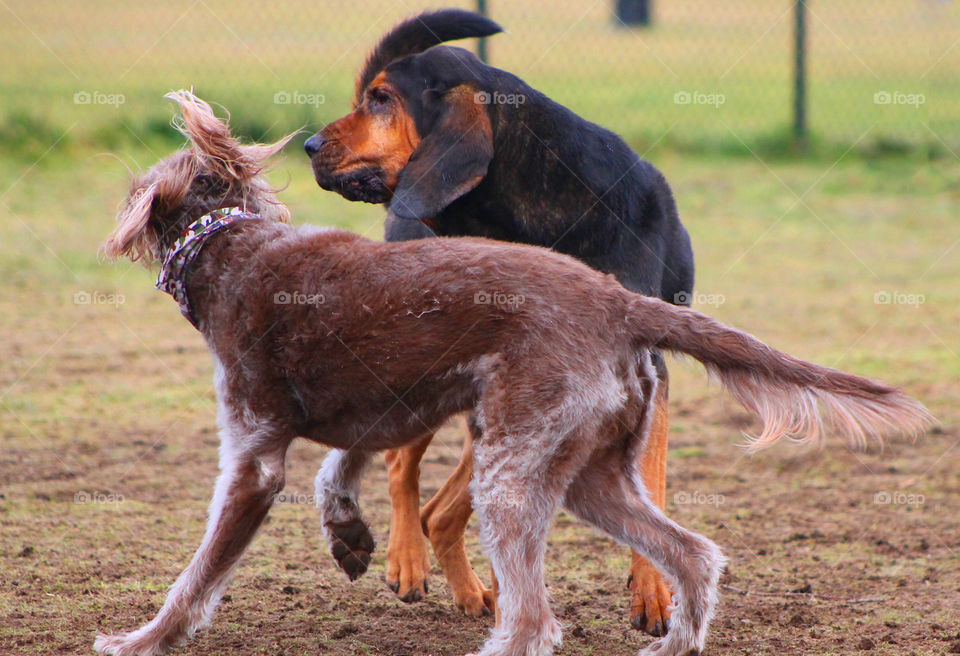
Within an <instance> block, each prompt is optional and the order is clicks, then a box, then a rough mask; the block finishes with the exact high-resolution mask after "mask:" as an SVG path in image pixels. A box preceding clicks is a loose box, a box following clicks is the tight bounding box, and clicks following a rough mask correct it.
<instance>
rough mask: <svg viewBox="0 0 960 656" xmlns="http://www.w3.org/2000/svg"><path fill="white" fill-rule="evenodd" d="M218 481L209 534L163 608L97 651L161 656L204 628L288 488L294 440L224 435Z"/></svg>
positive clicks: (107, 638) (102, 639)
mask: <svg viewBox="0 0 960 656" xmlns="http://www.w3.org/2000/svg"><path fill="white" fill-rule="evenodd" d="M222 437H223V443H222V445H221V448H220V476H219V477H218V478H217V483H216V486H215V488H214V493H213V501H212V502H211V504H210V514H209V518H208V520H207V532H206V534H205V535H204V538H203V542H202V543H201V544H200V548H199V549H197V552H196V553H195V554H194V556H193V559H192V560H191V561H190V564H189V565H188V566H187V568H186V569H185V570H184V571H183V573H182V574H181V575H180V577H179V578H177V581H176V582H175V583H174V584H173V586H172V587H171V588H170V592H169V593H168V594H167V600H166V602H165V603H164V604H163V608H161V609H160V612H159V613H157V616H156V617H154V618H153V619H152V620H151V621H150V622H149V623H148V624H146V625H145V626H143V627H141V628H139V629H137V630H136V631H133V632H131V633H125V634H116V635H100V636H97V640H96V642H95V643H94V648H95V649H96V650H97V651H98V652H100V653H101V654H113V655H114V656H158V655H159V654H163V653H165V652H166V651H167V650H169V649H170V648H171V647H173V646H174V645H176V644H177V643H179V642H182V641H183V640H185V639H186V638H188V637H190V636H191V635H192V634H193V633H194V632H195V631H196V630H197V629H199V628H201V627H202V626H204V625H206V624H207V623H208V622H209V621H210V618H211V616H212V615H213V610H214V608H215V607H216V605H217V603H218V602H219V601H220V597H221V595H223V592H224V590H225V589H226V586H227V583H228V581H229V578H230V574H231V573H232V571H233V569H234V567H235V566H236V564H237V562H238V561H239V560H240V556H241V554H243V551H244V549H246V547H247V545H248V544H250V541H251V540H252V539H253V536H254V534H255V533H256V531H257V528H259V526H260V524H261V523H262V522H263V519H264V518H265V517H266V516H267V512H268V511H269V510H270V506H271V505H272V504H273V501H274V498H275V497H276V495H277V494H278V493H279V492H280V490H282V489H283V485H284V456H285V454H286V450H287V446H288V445H289V444H290V438H286V437H284V438H281V437H266V438H265V437H264V435H263V434H262V432H260V433H258V434H257V435H256V436H255V438H252V439H246V437H239V438H238V437H236V434H235V433H234V432H232V431H229V430H226V429H224V430H223V431H222Z"/></svg>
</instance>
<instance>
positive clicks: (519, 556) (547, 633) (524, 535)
mask: <svg viewBox="0 0 960 656" xmlns="http://www.w3.org/2000/svg"><path fill="white" fill-rule="evenodd" d="M509 441H510V442H513V443H512V444H483V443H482V442H480V443H477V444H476V445H475V458H476V460H475V467H474V477H473V481H472V482H471V491H472V493H473V506H474V509H475V510H476V513H477V515H478V517H479V519H480V537H481V540H482V542H483V545H484V547H485V548H486V551H487V554H488V555H489V556H490V563H491V565H492V566H493V571H494V573H495V578H496V580H497V582H498V584H499V596H498V598H497V611H498V613H499V619H500V621H499V623H498V624H497V626H496V627H494V629H493V630H492V631H491V634H490V638H489V639H488V640H487V642H486V643H485V644H484V645H483V649H482V650H481V652H480V654H479V655H478V656H547V655H548V654H552V653H553V649H554V647H555V646H557V645H559V644H560V642H561V631H560V623H559V622H558V621H557V620H556V618H555V617H554V616H553V612H552V611H551V610H550V603H549V600H548V598H547V591H546V587H545V585H544V576H543V559H544V551H545V549H546V541H547V532H548V530H549V528H550V524H551V523H552V521H553V515H554V513H555V512H556V508H557V506H558V504H559V501H560V497H561V494H562V489H563V488H562V485H561V483H562V481H561V480H559V479H560V478H561V477H558V479H554V480H546V479H545V477H543V476H542V475H540V474H539V473H538V471H551V470H552V468H551V467H550V465H549V464H548V463H544V458H543V455H542V454H543V453H544V452H548V451H549V450H548V449H546V448H543V447H542V446H538V445H537V444H536V443H535V442H534V440H529V443H528V444H527V445H524V446H525V447H526V448H523V447H521V446H520V445H519V444H517V441H516V440H509Z"/></svg>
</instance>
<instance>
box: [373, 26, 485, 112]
mask: <svg viewBox="0 0 960 656" xmlns="http://www.w3.org/2000/svg"><path fill="white" fill-rule="evenodd" d="M502 31H503V28H502V27H500V26H499V25H497V24H496V23H494V22H493V21H492V20H490V19H489V18H486V17H484V16H481V15H480V14H476V13H474V12H472V11H466V10H463V9H440V10H438V11H427V12H424V13H422V14H417V15H416V16H413V17H411V18H408V19H406V20H405V21H403V22H402V23H399V24H398V25H397V26H396V27H394V28H393V29H392V30H390V31H389V32H387V33H386V35H384V37H383V38H382V39H380V43H378V44H377V46H376V47H375V48H374V49H373V51H372V52H371V53H370V55H369V56H368V57H367V62H366V64H364V66H363V70H362V71H361V73H360V76H359V77H358V78H357V91H356V96H355V98H354V105H359V104H360V100H361V98H362V97H363V90H364V89H366V88H367V85H369V84H370V83H371V82H372V81H373V78H375V77H376V76H377V74H378V73H380V71H382V70H383V69H384V68H386V67H387V66H388V65H389V64H390V62H392V61H395V60H397V59H400V58H401V57H407V56H409V55H415V54H417V53H418V52H423V51H424V50H426V49H427V48H432V47H433V46H435V45H438V44H440V43H445V42H447V41H455V40H457V39H467V38H470V37H479V36H490V35H492V34H496V33H497V32H502Z"/></svg>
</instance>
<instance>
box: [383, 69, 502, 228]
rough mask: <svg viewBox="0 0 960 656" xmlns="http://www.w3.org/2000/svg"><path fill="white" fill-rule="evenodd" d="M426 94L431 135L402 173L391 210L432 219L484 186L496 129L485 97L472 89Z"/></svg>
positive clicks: (406, 216)
mask: <svg viewBox="0 0 960 656" xmlns="http://www.w3.org/2000/svg"><path fill="white" fill-rule="evenodd" d="M437 96H438V93H437V92H436V91H431V90H428V91H425V92H424V113H425V116H426V117H427V120H426V121H425V128H426V129H425V135H424V137H423V139H422V140H421V141H420V144H419V145H418V146H417V149H416V150H415V151H413V154H412V155H411V156H410V161H409V162H407V165H406V166H405V167H404V168H403V170H402V171H401V172H400V178H399V180H398V181H397V188H396V189H395V190H394V193H393V199H392V200H391V201H390V211H391V212H393V213H394V214H395V215H396V216H398V217H400V218H401V219H427V218H431V217H434V216H436V215H437V214H438V213H439V212H440V211H441V210H443V209H444V208H445V207H446V206H447V205H449V204H450V203H452V202H453V201H455V200H456V199H458V198H460V197H461V196H463V195H464V194H465V193H467V192H468V191H470V190H471V189H473V188H474V187H476V186H477V185H478V184H480V181H481V180H483V178H484V176H486V174H487V167H489V165H490V161H491V160H492V159H493V130H492V127H491V125H490V116H489V115H488V114H487V105H486V104H484V103H482V102H480V98H482V94H481V93H478V92H477V90H476V89H474V88H473V87H470V86H468V85H465V84H463V85H460V86H456V87H454V88H453V89H450V90H449V91H447V92H446V93H445V94H443V95H442V96H440V97H437Z"/></svg>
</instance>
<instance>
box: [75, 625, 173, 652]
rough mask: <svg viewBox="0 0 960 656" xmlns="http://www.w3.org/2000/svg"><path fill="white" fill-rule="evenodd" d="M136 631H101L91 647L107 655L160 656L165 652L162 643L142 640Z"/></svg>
mask: <svg viewBox="0 0 960 656" xmlns="http://www.w3.org/2000/svg"><path fill="white" fill-rule="evenodd" d="M137 633H138V632H136V631H134V632H132V633H115V634H113V635H105V634H103V633H101V634H99V635H98V636H97V639H96V640H95V641H94V643H93V649H94V650H95V651H96V652H97V653H98V654H109V656H160V655H161V654H163V653H165V652H166V649H165V648H164V647H163V645H160V644H157V643H156V642H155V641H151V640H144V639H143V637H142V636H138V635H137Z"/></svg>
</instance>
